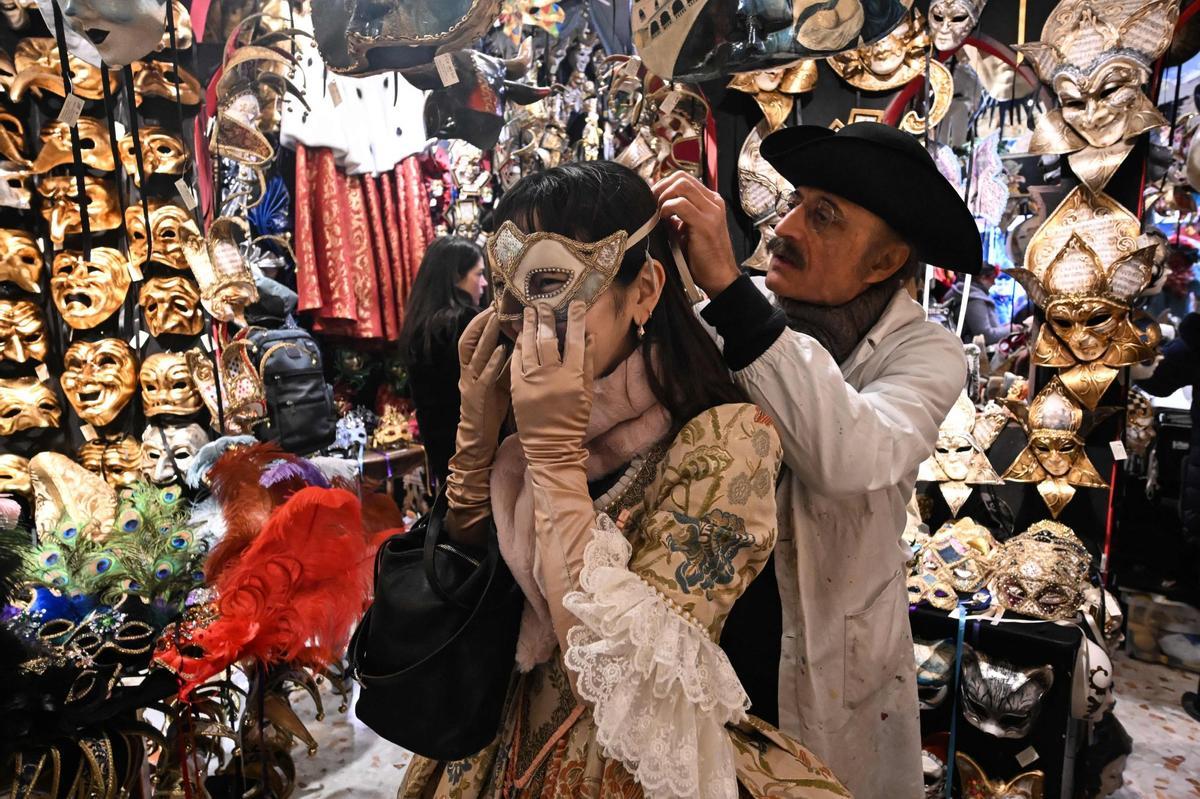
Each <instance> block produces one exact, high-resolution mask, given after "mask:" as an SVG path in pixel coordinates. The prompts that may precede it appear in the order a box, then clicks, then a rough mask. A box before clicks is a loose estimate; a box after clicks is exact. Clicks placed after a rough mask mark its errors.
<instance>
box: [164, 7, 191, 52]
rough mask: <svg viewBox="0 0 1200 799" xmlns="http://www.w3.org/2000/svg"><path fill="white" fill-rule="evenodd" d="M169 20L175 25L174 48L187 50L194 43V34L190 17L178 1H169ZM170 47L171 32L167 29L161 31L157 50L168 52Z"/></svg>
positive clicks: (185, 8)
mask: <svg viewBox="0 0 1200 799" xmlns="http://www.w3.org/2000/svg"><path fill="white" fill-rule="evenodd" d="M171 20H172V21H173V22H174V23H175V46H176V47H178V48H179V49H180V50H186V49H188V48H189V47H191V46H192V42H193V41H195V33H194V32H193V31H192V15H191V14H190V13H188V10H187V7H186V6H185V5H184V4H183V3H181V2H179V0H171ZM170 47H171V31H170V30H169V29H167V30H164V31H163V35H162V40H161V41H159V43H158V48H157V49H158V50H159V51H162V50H168V49H170Z"/></svg>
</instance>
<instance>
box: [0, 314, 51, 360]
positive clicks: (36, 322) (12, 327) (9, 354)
mask: <svg viewBox="0 0 1200 799" xmlns="http://www.w3.org/2000/svg"><path fill="white" fill-rule="evenodd" d="M0 345H2V346H3V357H4V360H6V361H14V362H16V363H25V362H26V361H43V362H44V361H45V360H46V346H47V343H46V321H45V319H43V318H42V309H41V308H39V307H38V306H37V304H36V303H32V302H30V301H29V300H17V301H15V302H14V301H13V300H0Z"/></svg>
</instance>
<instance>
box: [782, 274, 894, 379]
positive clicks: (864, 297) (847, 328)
mask: <svg viewBox="0 0 1200 799" xmlns="http://www.w3.org/2000/svg"><path fill="white" fill-rule="evenodd" d="M899 289H900V282H899V281H898V280H896V279H894V278H893V279H889V280H884V281H883V282H881V283H876V284H875V285H874V286H871V288H869V289H867V290H866V291H864V292H863V293H862V294H859V295H858V296H857V297H855V298H854V299H852V300H850V301H849V302H847V303H843V304H842V305H817V304H815V303H811V302H801V301H800V300H792V299H788V298H787V297H779V296H776V298H775V302H776V303H778V305H779V308H780V309H781V310H782V311H783V312H784V313H785V314H787V318H788V327H790V328H791V329H792V330H795V331H796V332H797V333H804V334H805V335H807V336H812V337H813V338H815V339H816V340H817V343H818V344H820V345H821V346H822V347H824V348H825V349H826V350H827V351H828V352H829V354H830V355H832V356H833V359H834V360H835V361H837V362H838V363H841V362H842V361H844V360H846V359H847V358H848V357H850V353H851V352H853V351H854V348H855V347H857V346H858V343H859V342H860V341H862V340H863V337H864V336H866V335H867V333H868V332H869V331H870V330H871V328H872V327H873V326H874V325H875V323H876V322H878V321H879V317H880V316H882V315H883V310H884V309H885V308H887V306H888V303H889V302H891V301H892V297H894V296H895V295H896V292H897V291H898V290H899Z"/></svg>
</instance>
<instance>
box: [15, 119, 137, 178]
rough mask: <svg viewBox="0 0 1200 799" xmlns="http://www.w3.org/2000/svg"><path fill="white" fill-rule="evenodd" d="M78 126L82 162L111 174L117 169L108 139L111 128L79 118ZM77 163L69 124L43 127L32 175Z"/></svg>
mask: <svg viewBox="0 0 1200 799" xmlns="http://www.w3.org/2000/svg"><path fill="white" fill-rule="evenodd" d="M77 126H78V127H77V129H78V131H79V154H80V158H82V159H83V163H85V164H86V165H88V166H90V167H91V168H92V169H97V170H99V171H101V172H112V171H113V170H114V169H116V166H117V165H116V162H115V161H113V153H112V143H111V142H110V141H109V138H108V126H107V125H106V124H105V123H104V121H103V120H100V119H93V118H92V117H80V118H79V122H78V123H77ZM74 162H75V156H74V154H73V153H72V152H71V127H70V126H69V125H68V124H67V123H66V122H59V121H57V120H55V121H53V122H50V123H48V124H47V125H46V126H45V127H43V128H42V149H41V150H39V151H38V156H37V160H35V161H34V162H33V166H32V167H31V169H32V171H33V173H34V174H36V175H40V174H42V173H44V172H49V171H50V170H51V169H53V168H54V167H56V166H62V165H63V164H71V163H74Z"/></svg>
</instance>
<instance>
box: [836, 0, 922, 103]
mask: <svg viewBox="0 0 1200 799" xmlns="http://www.w3.org/2000/svg"><path fill="white" fill-rule="evenodd" d="M928 41H929V38H928V36H927V34H926V33H925V20H924V18H923V17H922V16H921V12H920V11H918V10H916V9H915V8H914V9H913V16H911V17H905V19H904V20H903V21H901V22H900V24H899V25H897V26H896V27H895V28H894V29H893V30H892V32H891V33H889V34H888V35H887V36H885V37H883V38H882V39H880V40H879V41H878V42H876V43H875V44H871V45H867V46H865V47H860V48H859V49H857V50H851V51H849V52H847V53H842V54H841V55H834V56H830V57H829V59H828V60H827V62H826V63H828V64H829V66H830V67H831V68H832V69H833V71H834V72H836V73H837V74H838V76H839V77H841V78H842V80H844V81H846V82H847V83H849V84H850V85H851V86H854V87H855V88H858V89H862V90H864V91H874V92H877V91H890V90H892V89H898V88H899V87H901V86H903V85H904V84H906V83H908V82H909V81H910V80H912V79H913V78H915V77H916V76H917V75H921V74H923V73H924V72H925V46H926V44H928Z"/></svg>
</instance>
